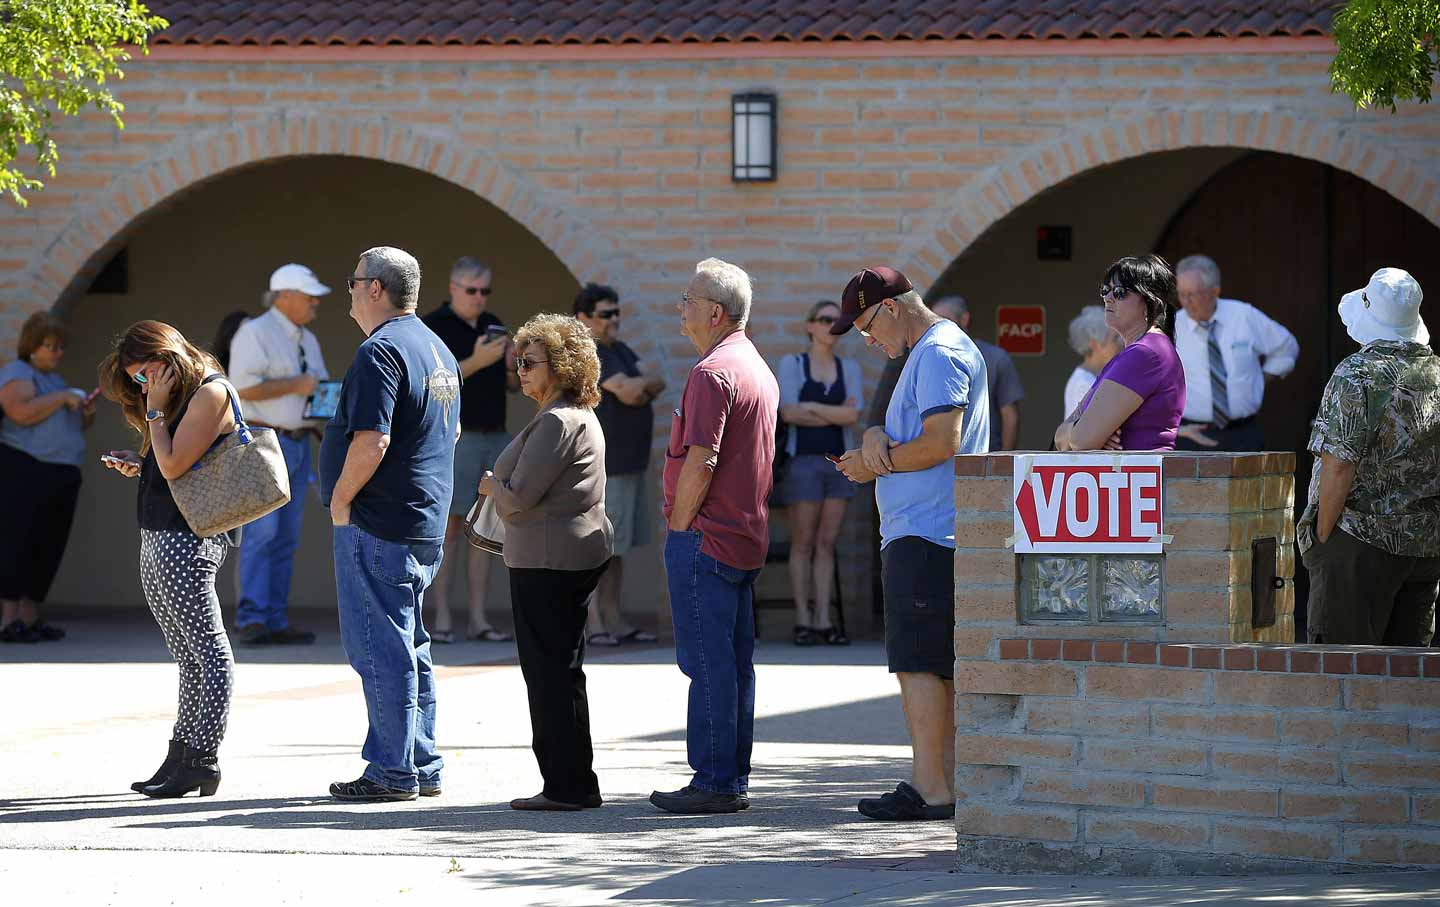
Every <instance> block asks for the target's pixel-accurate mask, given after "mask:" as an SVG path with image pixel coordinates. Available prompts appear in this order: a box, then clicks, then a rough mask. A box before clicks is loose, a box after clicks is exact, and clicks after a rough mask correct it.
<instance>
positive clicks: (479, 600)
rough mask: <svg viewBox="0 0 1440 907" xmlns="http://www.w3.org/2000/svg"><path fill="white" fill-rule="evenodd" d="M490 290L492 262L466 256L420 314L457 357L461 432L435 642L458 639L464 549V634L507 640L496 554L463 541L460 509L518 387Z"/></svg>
mask: <svg viewBox="0 0 1440 907" xmlns="http://www.w3.org/2000/svg"><path fill="white" fill-rule="evenodd" d="M492 290H493V283H492V275H491V273H490V266H489V265H486V264H484V263H482V262H480V261H479V260H478V259H475V258H471V257H470V256H468V255H467V256H464V257H462V258H460V259H458V260H457V261H456V262H455V264H454V266H453V267H451V268H450V298H449V299H448V300H446V302H445V303H443V304H442V305H441V306H440V308H438V309H436V310H435V311H433V312H431V313H430V314H428V315H426V316H425V317H424V318H423V319H421V320H422V321H424V322H425V325H426V326H427V327H429V328H430V330H432V331H434V332H435V333H436V334H437V335H438V336H439V337H440V339H441V340H443V341H445V346H446V347H447V348H448V349H449V350H450V352H451V353H452V354H453V355H454V356H455V358H456V359H457V360H459V362H460V381H461V384H460V428H461V435H460V443H459V444H458V445H456V447H455V496H454V498H453V499H452V500H451V502H450V518H449V522H448V524H447V525H446V528H445V559H444V561H442V562H441V565H440V573H439V575H438V576H436V577H435V588H434V590H433V592H432V593H431V600H432V601H434V602H435V629H434V632H433V633H431V636H432V637H433V638H434V640H435V641H436V642H439V643H449V642H454V641H455V635H456V634H455V631H454V629H453V627H452V624H451V619H450V605H449V601H450V599H449V592H450V578H451V577H452V576H454V575H455V570H456V565H458V564H459V563H460V561H461V560H462V558H461V557H460V553H461V550H462V549H463V550H464V552H465V556H464V558H463V560H464V561H465V565H466V570H465V572H466V575H467V579H468V582H469V589H468V590H467V592H468V595H467V596H466V601H467V603H468V612H469V623H468V624H467V626H466V629H465V637H466V638H468V639H478V640H480V641H482V642H506V641H508V640H509V639H510V638H511V637H510V635H509V634H508V633H502V632H501V631H499V630H497V629H495V628H494V627H493V626H491V624H490V620H489V618H488V617H486V614H485V610H486V604H487V601H486V599H487V596H488V589H489V588H490V564H491V563H492V562H493V561H494V558H492V557H491V556H490V555H488V554H486V553H485V552H484V551H481V550H480V549H478V548H474V547H472V546H470V545H466V544H465V543H464V539H465V515H466V514H467V513H469V512H470V507H471V505H473V504H474V503H475V497H476V489H477V488H479V487H480V477H481V476H483V475H484V474H485V470H487V469H494V468H495V461H496V460H497V459H498V458H499V456H500V453H501V451H503V450H504V449H505V447H506V445H508V444H509V443H510V434H509V432H507V431H506V430H505V415H506V413H505V404H506V397H507V395H508V394H510V393H513V392H514V391H517V390H519V389H520V377H519V375H518V374H516V372H515V349H514V346H513V345H512V344H511V343H510V334H509V332H508V331H506V329H505V325H504V324H503V323H502V322H501V321H500V319H499V318H497V317H495V315H494V314H493V313H491V312H490V311H489V305H490V300H491V292H492Z"/></svg>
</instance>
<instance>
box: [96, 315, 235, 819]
mask: <svg viewBox="0 0 1440 907" xmlns="http://www.w3.org/2000/svg"><path fill="white" fill-rule="evenodd" d="M223 377H224V376H223V375H222V374H221V372H220V367H219V363H218V362H216V361H215V360H214V358H213V357H211V356H210V355H209V354H208V353H205V352H203V351H201V350H200V349H199V348H197V347H196V346H195V345H194V344H192V343H190V341H188V340H186V339H185V337H184V336H183V335H182V334H181V333H180V332H179V331H177V330H175V329H174V328H173V327H171V326H170V325H168V324H162V323H161V322H158V321H140V322H137V323H135V324H133V325H131V326H130V329H129V330H127V331H126V332H125V333H124V335H122V336H121V338H120V339H119V341H118V342H117V343H116V345H115V351H114V352H113V353H111V354H110V355H109V356H107V357H106V358H105V361H104V362H102V363H101V364H100V386H101V388H103V389H104V392H105V396H106V397H108V398H110V399H111V400H114V401H115V402H117V403H119V404H120V405H121V407H122V408H123V409H124V411H125V419H126V421H127V422H129V423H130V425H131V426H132V427H133V428H134V429H135V430H136V431H137V432H139V434H140V453H139V454H136V453H135V452H134V451H130V450H112V451H110V452H109V453H108V454H107V455H106V456H105V458H104V462H105V465H107V466H109V467H110V468H111V469H114V470H116V471H117V472H119V473H121V474H122V475H124V476H127V477H129V478H135V477H136V476H138V477H139V478H140V489H139V504H138V511H139V518H140V583H141V587H142V588H143V589H144V592H145V601H146V602H147V603H148V604H149V605H150V611H151V613H153V614H154V615H155V620H156V622H157V623H159V624H160V629H161V631H162V632H163V633H164V634H165V645H166V646H168V647H169V649H170V654H171V655H172V656H173V657H174V658H175V662H176V663H177V664H178V665H179V666H180V709H179V714H178V716H177V718H176V721H175V730H174V734H173V736H172V739H171V741H170V752H169V754H168V755H167V756H166V757H165V761H164V763H162V764H161V766H160V769H159V771H157V772H156V773H155V776H154V777H152V778H150V779H149V780H148V781H137V782H135V783H134V784H132V785H130V787H131V789H132V790H136V791H139V792H140V793H143V794H145V795H146V796H147V797H183V796H185V795H186V794H188V793H189V792H190V791H192V790H197V789H198V790H199V791H200V796H202V797H208V796H210V795H211V794H213V793H215V789H216V788H217V787H218V786H219V785H220V766H219V763H218V761H217V752H218V750H219V748H220V741H221V739H222V738H223V737H224V736H225V722H226V719H227V718H228V716H229V713H230V688H231V677H232V674H233V669H234V665H235V659H234V657H233V656H232V655H231V654H230V640H229V639H228V638H227V637H226V636H225V624H224V621H223V620H221V617H220V599H219V597H218V596H217V595H216V594H215V574H216V572H217V571H219V569H220V565H221V564H222V563H223V562H224V560H225V553H226V551H225V549H226V547H227V546H228V545H230V544H232V543H233V540H232V539H230V538H229V537H227V536H224V535H220V536H214V537H212V538H200V537H199V536H197V535H196V534H195V533H194V532H192V531H191V530H190V527H189V525H188V524H186V522H185V518H184V517H183V516H181V515H180V511H179V509H178V508H177V507H176V506H175V499H174V498H173V497H171V495H170V485H169V480H171V479H174V478H176V477H178V476H182V475H184V474H185V472H186V471H187V470H189V469H190V467H191V466H193V465H194V464H195V462H196V461H197V460H199V459H200V457H201V456H202V455H203V454H204V453H205V452H206V451H208V450H209V449H210V448H211V447H212V446H213V445H214V444H215V443H216V442H217V441H218V440H219V439H220V438H222V437H224V436H225V435H226V434H228V433H230V432H231V431H233V430H234V429H235V419H234V416H232V415H231V407H230V402H229V398H228V396H227V394H228V393H229V390H228V388H229V385H228V384H227V383H226V382H225V381H223V380H221V379H223ZM182 423H183V424H182Z"/></svg>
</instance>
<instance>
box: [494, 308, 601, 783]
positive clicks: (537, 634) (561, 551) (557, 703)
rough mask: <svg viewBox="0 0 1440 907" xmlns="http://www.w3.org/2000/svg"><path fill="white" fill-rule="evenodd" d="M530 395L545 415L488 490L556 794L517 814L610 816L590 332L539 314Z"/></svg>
mask: <svg viewBox="0 0 1440 907" xmlns="http://www.w3.org/2000/svg"><path fill="white" fill-rule="evenodd" d="M515 350H516V360H515V364H516V366H517V368H518V369H519V371H520V389H521V391H522V392H524V394H525V396H527V397H529V398H530V399H532V400H534V401H535V402H536V403H538V404H539V405H540V411H539V412H538V413H536V415H535V418H534V419H531V420H530V424H529V425H527V426H525V428H524V430H523V431H521V432H520V433H519V434H518V435H516V436H515V440H514V441H511V442H510V446H509V447H507V448H505V451H504V452H503V453H502V454H500V457H499V459H497V460H496V461H495V471H494V472H493V473H492V472H486V473H485V476H484V478H482V479H481V480H480V493H481V494H483V495H492V496H494V498H495V509H496V512H498V513H499V515H500V519H501V520H502V521H504V523H505V565H506V566H507V567H509V568H510V607H511V610H512V611H513V612H514V615H515V640H516V644H517V646H518V647H519V650H520V671H521V673H522V674H524V676H525V688H526V691H527V692H528V694H529V698H530V728H531V734H532V747H533V749H534V750H535V758H536V760H537V761H538V762H539V763H540V774H541V776H542V777H543V778H544V779H545V788H544V790H542V791H541V792H540V793H538V794H536V795H535V796H533V797H525V798H521V799H517V800H512V801H510V807H511V808H512V809H525V810H552V811H574V810H579V809H584V808H593V807H597V806H600V805H601V803H602V802H603V801H602V800H601V799H600V782H599V780H598V779H596V777H595V772H594V771H593V770H592V768H591V762H592V761H593V760H592V751H591V745H590V707H589V704H588V702H587V700H586V697H585V672H584V670H583V669H582V667H581V666H582V664H583V663H584V659H585V618H586V600H587V599H588V598H589V597H590V593H591V592H592V591H594V589H595V586H596V584H597V583H599V581H600V576H601V574H603V573H604V572H605V568H606V567H607V566H609V564H610V555H611V551H612V548H613V542H614V538H613V532H612V530H611V528H610V520H609V519H608V518H607V517H606V516H605V435H604V434H603V433H602V432H601V430H600V422H599V420H597V419H596V418H595V412H594V410H595V404H597V403H599V402H600V389H599V387H598V381H599V378H600V360H599V358H598V357H597V356H596V354H595V341H594V339H593V338H592V337H591V334H590V330H589V328H587V327H585V325H584V324H582V323H581V322H579V321H578V320H576V319H575V318H572V317H569V316H567V315H537V316H535V317H534V318H532V319H530V320H529V321H527V322H526V323H525V326H524V327H522V328H521V329H520V332H519V333H518V334H516V335H515Z"/></svg>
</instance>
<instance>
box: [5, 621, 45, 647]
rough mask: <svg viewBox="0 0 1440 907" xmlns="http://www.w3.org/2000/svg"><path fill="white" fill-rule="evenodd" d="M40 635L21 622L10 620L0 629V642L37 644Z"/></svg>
mask: <svg viewBox="0 0 1440 907" xmlns="http://www.w3.org/2000/svg"><path fill="white" fill-rule="evenodd" d="M39 641H40V634H39V633H36V632H35V630H34V628H33V627H27V626H25V622H24V621H23V620H12V621H10V623H8V624H6V625H5V626H4V627H3V628H0V642H39Z"/></svg>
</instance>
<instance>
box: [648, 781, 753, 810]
mask: <svg viewBox="0 0 1440 907" xmlns="http://www.w3.org/2000/svg"><path fill="white" fill-rule="evenodd" d="M650 802H651V803H652V804H653V805H654V806H656V807H657V808H659V809H663V810H665V811H666V812H667V813H676V814H678V815H682V816H709V815H716V814H722V813H738V812H739V811H740V810H742V809H745V808H746V807H747V806H749V805H750V803H749V798H746V799H745V805H744V806H742V805H741V798H740V795H739V794H717V793H715V792H714V791H708V790H701V789H700V788H698V787H694V786H693V785H689V784H687V785H685V786H684V787H682V788H680V789H679V790H676V791H670V792H668V793H667V792H665V791H658V790H657V791H655V792H654V793H652V794H651V795H650Z"/></svg>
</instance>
